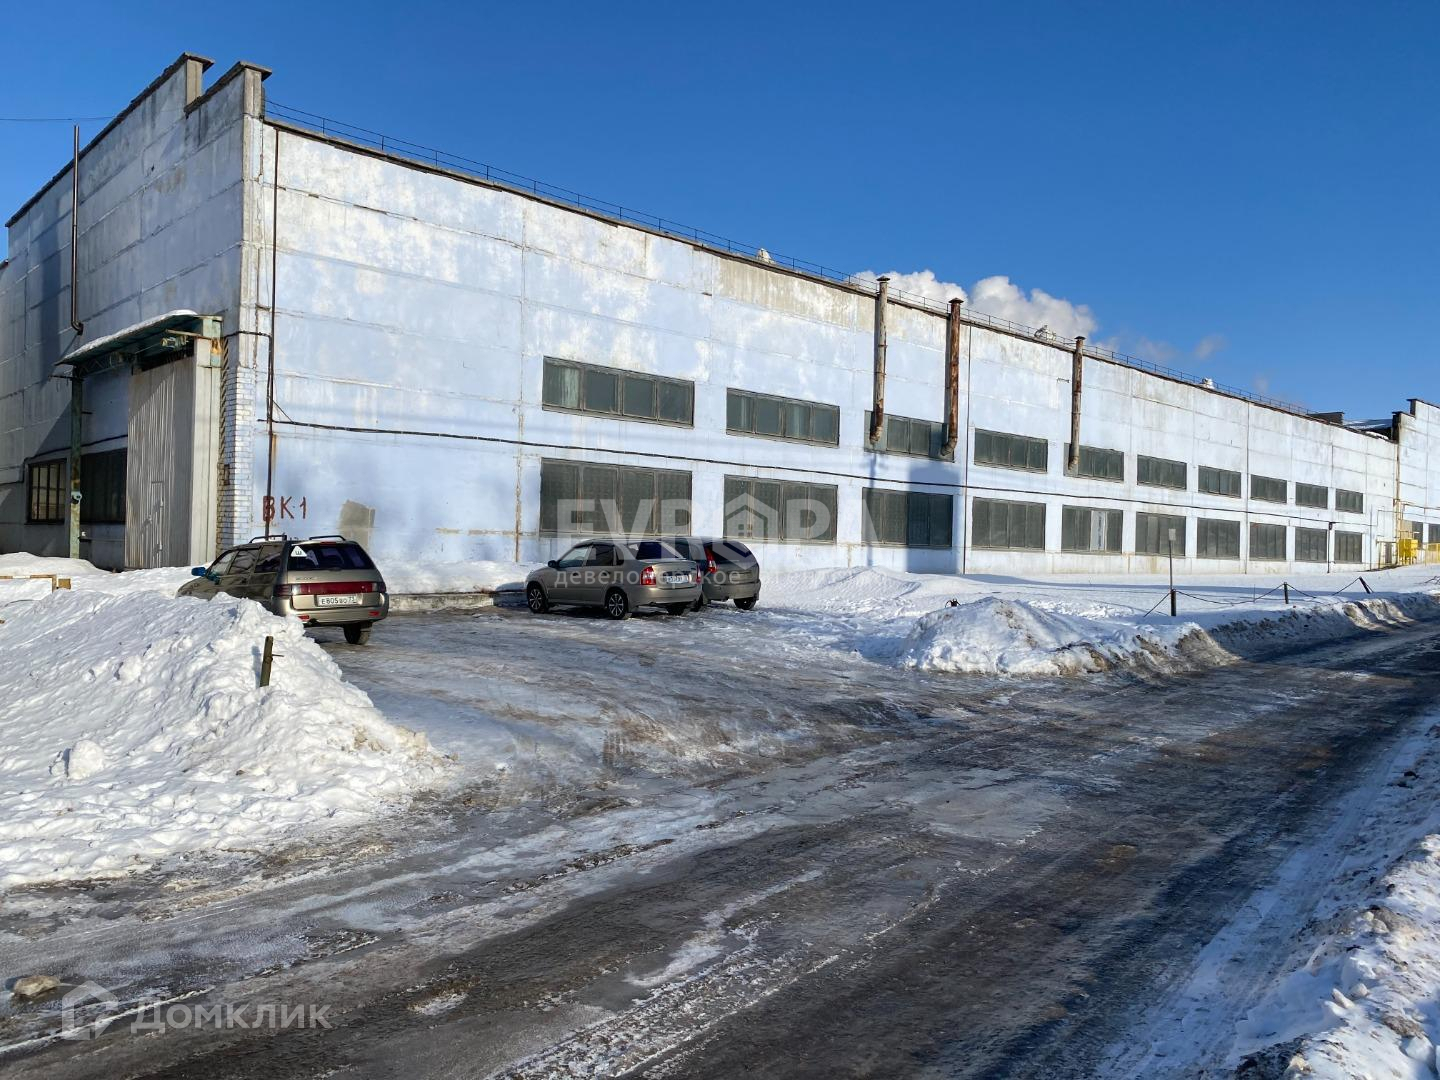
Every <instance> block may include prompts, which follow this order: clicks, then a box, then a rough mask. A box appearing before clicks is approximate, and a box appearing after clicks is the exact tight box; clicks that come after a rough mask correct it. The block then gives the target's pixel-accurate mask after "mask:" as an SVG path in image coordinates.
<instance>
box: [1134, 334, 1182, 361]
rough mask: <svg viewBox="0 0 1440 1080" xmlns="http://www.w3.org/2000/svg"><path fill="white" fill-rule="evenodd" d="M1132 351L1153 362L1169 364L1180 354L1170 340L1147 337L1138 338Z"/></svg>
mask: <svg viewBox="0 0 1440 1080" xmlns="http://www.w3.org/2000/svg"><path fill="white" fill-rule="evenodd" d="M1130 352H1132V353H1134V354H1135V355H1136V356H1138V357H1140V359H1141V360H1149V361H1150V362H1151V363H1152V364H1168V363H1170V362H1171V361H1172V360H1174V359H1175V357H1176V356H1177V355H1178V354H1179V350H1178V349H1176V348H1175V346H1174V345H1171V344H1170V343H1169V342H1168V341H1152V340H1151V339H1150V338H1147V337H1142V338H1137V339H1136V340H1135V344H1134V345H1132V346H1131V347H1130Z"/></svg>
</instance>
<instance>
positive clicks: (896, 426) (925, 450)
mask: <svg viewBox="0 0 1440 1080" xmlns="http://www.w3.org/2000/svg"><path fill="white" fill-rule="evenodd" d="M873 416H874V413H872V412H871V411H870V410H869V409H866V410H865V449H866V450H869V451H870V452H871V453H875V454H906V455H908V456H909V457H923V458H933V459H934V460H936V461H946V460H950V458H951V457H953V455H949V456H947V455H945V454H943V453H942V452H941V451H943V450H944V448H945V425H944V424H943V423H941V422H940V421H938V420H917V419H915V418H914V417H913V416H895V415H892V414H891V413H886V414H885V418H884V420H882V421H881V423H880V438H879V440H878V441H876V442H871V441H870V420H871V418H872V417H873Z"/></svg>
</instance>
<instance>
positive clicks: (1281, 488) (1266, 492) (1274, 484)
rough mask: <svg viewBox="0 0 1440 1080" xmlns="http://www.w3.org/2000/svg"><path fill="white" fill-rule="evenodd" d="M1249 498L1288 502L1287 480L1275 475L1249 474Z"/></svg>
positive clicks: (1262, 500) (1288, 485)
mask: <svg viewBox="0 0 1440 1080" xmlns="http://www.w3.org/2000/svg"><path fill="white" fill-rule="evenodd" d="M1250 498H1252V499H1255V500H1257V501H1259V502H1272V503H1288V502H1289V501H1290V484H1289V481H1286V480H1281V479H1279V478H1278V477H1275V476H1253V475H1252V476H1251V477H1250Z"/></svg>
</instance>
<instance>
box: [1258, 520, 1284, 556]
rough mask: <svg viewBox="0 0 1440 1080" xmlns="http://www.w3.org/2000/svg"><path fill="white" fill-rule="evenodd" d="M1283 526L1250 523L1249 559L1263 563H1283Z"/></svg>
mask: <svg viewBox="0 0 1440 1080" xmlns="http://www.w3.org/2000/svg"><path fill="white" fill-rule="evenodd" d="M1285 532H1286V529H1285V526H1284V525H1265V524H1261V523H1259V522H1252V523H1251V525H1250V558H1252V559H1259V560H1261V561H1263V562H1285V561H1286V555H1285V539H1286V537H1285Z"/></svg>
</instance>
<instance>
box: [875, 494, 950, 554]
mask: <svg viewBox="0 0 1440 1080" xmlns="http://www.w3.org/2000/svg"><path fill="white" fill-rule="evenodd" d="M954 515H955V497H954V496H953V495H940V494H936V493H933V492H929V491H896V490H894V489H893V488H865V489H863V491H862V493H861V519H862V520H861V530H862V535H863V538H864V540H865V543H867V544H871V545H875V546H880V547H907V548H936V549H939V548H948V547H950V546H951V545H952V544H953V543H954V535H953V534H954V528H953V524H952V522H953V520H954Z"/></svg>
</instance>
